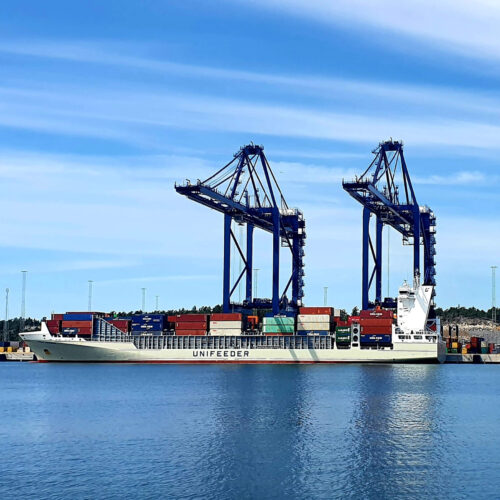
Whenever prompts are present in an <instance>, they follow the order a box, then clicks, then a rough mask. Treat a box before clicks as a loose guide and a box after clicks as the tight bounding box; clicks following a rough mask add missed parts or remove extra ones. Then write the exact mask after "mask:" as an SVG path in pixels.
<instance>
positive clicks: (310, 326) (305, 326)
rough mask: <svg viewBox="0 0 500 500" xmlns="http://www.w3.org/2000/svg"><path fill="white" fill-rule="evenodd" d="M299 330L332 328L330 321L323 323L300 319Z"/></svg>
mask: <svg viewBox="0 0 500 500" xmlns="http://www.w3.org/2000/svg"><path fill="white" fill-rule="evenodd" d="M297 330H327V331H328V330H330V322H329V321H327V322H323V323H309V322H305V321H299V322H298V323H297Z"/></svg>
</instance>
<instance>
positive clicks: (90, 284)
mask: <svg viewBox="0 0 500 500" xmlns="http://www.w3.org/2000/svg"><path fill="white" fill-rule="evenodd" d="M93 283H94V282H93V281H92V280H89V303H88V311H89V312H91V311H92V284H93Z"/></svg>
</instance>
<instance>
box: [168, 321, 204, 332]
mask: <svg viewBox="0 0 500 500" xmlns="http://www.w3.org/2000/svg"><path fill="white" fill-rule="evenodd" d="M175 329H176V330H206V329H207V322H206V321H184V322H182V323H176V324H175Z"/></svg>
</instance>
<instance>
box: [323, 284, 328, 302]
mask: <svg viewBox="0 0 500 500" xmlns="http://www.w3.org/2000/svg"><path fill="white" fill-rule="evenodd" d="M327 304H328V287H327V286H324V287H323V305H324V306H325V307H326V306H327Z"/></svg>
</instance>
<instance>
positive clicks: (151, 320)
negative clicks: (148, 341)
mask: <svg viewBox="0 0 500 500" xmlns="http://www.w3.org/2000/svg"><path fill="white" fill-rule="evenodd" d="M164 323H165V315H163V314H135V315H134V316H132V323H131V325H132V329H131V331H132V335H161V334H162V333H163V328H164Z"/></svg>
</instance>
